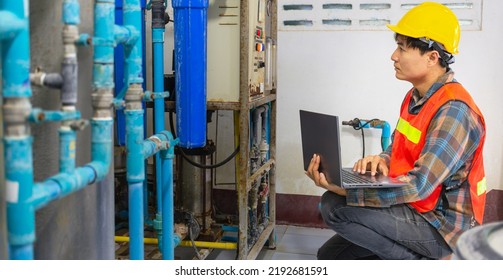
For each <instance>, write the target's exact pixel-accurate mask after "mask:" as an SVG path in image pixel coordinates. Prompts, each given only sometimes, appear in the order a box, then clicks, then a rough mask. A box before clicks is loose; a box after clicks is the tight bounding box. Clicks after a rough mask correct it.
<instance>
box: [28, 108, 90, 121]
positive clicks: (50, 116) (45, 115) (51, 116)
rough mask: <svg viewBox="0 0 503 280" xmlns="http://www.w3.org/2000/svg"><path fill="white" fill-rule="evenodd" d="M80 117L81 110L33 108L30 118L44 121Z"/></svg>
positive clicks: (76, 118)
mask: <svg viewBox="0 0 503 280" xmlns="http://www.w3.org/2000/svg"><path fill="white" fill-rule="evenodd" d="M78 119H80V112H79V111H44V110H41V109H39V108H33V109H32V111H31V113H30V116H29V120H30V121H31V122H34V123H39V122H42V121H54V122H59V121H68V120H78Z"/></svg>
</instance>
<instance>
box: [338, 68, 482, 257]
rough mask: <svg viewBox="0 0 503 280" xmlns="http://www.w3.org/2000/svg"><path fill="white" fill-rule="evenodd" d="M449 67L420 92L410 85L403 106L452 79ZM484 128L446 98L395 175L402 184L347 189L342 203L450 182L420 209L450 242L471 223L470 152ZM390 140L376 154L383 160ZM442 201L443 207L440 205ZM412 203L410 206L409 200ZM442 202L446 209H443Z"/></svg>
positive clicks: (411, 196) (420, 192)
mask: <svg viewBox="0 0 503 280" xmlns="http://www.w3.org/2000/svg"><path fill="white" fill-rule="evenodd" d="M453 76H454V73H453V72H452V71H449V72H447V73H446V74H445V75H443V76H442V77H441V78H440V79H439V80H438V81H437V82H436V83H434V84H433V85H432V86H431V88H430V89H429V90H428V92H427V93H426V94H425V96H424V97H422V98H421V97H420V95H419V93H418V92H417V90H415V89H414V92H413V98H412V100H411V103H410V106H409V112H411V113H417V112H419V111H420V110H421V108H422V106H423V104H424V103H425V102H426V101H427V100H428V98H430V97H431V96H432V95H433V94H434V93H435V92H436V91H437V90H438V89H439V88H440V87H441V86H442V85H443V84H445V83H446V82H451V81H453ZM484 133H485V130H484V127H483V126H482V123H481V122H480V120H479V118H478V116H477V115H476V114H475V113H474V112H473V111H472V110H471V109H470V108H469V107H468V106H467V105H466V104H465V103H463V102H461V101H450V102H448V103H446V104H445V105H443V106H442V107H441V108H440V109H439V111H438V112H437V113H436V114H435V116H434V118H433V119H432V121H431V123H430V126H429V127H428V130H427V135H426V142H425V146H424V148H423V150H422V152H421V155H420V156H419V159H418V160H417V161H416V162H415V164H414V169H412V170H410V171H409V172H408V173H407V174H406V175H405V176H400V179H401V180H403V181H405V182H407V183H408V186H405V187H401V188H382V189H370V188H363V189H354V190H347V198H346V200H347V204H348V205H353V206H369V207H389V206H391V205H395V204H402V203H407V202H414V201H416V200H417V199H418V197H419V199H424V198H426V197H428V196H429V195H430V194H431V193H432V192H433V190H434V189H435V188H436V186H438V185H441V184H443V185H444V186H446V187H447V188H453V189H451V190H449V191H447V192H446V197H447V201H448V202H447V203H448V204H444V203H445V202H444V203H439V204H438V206H437V207H436V209H435V210H433V211H430V212H426V213H422V215H423V217H424V218H425V219H426V220H427V221H428V222H429V223H430V224H431V225H432V226H434V227H435V228H436V229H437V230H438V231H439V232H440V234H441V235H442V236H443V237H444V239H445V240H446V242H447V243H448V244H449V245H450V246H451V248H454V246H455V244H456V241H457V239H458V238H459V236H460V235H461V234H462V233H463V232H464V231H465V230H467V229H469V228H470V227H471V226H473V223H474V221H475V220H474V219H473V212H472V206H471V201H470V187H469V185H468V180H467V178H468V173H469V172H470V169H471V163H472V160H473V155H474V152H475V150H476V149H477V147H478V145H479V142H480V139H481V137H482V135H484ZM391 149H392V145H390V146H389V147H388V149H387V150H386V151H384V152H383V153H382V154H381V155H380V156H381V157H382V158H384V159H385V160H386V162H387V163H388V166H389V161H390V155H391ZM446 205H448V207H445V206H446ZM409 207H411V208H412V206H410V205H409ZM444 207H445V208H446V209H444Z"/></svg>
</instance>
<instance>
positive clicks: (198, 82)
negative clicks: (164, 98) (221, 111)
mask: <svg viewBox="0 0 503 280" xmlns="http://www.w3.org/2000/svg"><path fill="white" fill-rule="evenodd" d="M172 4H173V10H174V18H175V23H174V25H175V82H176V117H177V118H176V131H177V135H178V138H179V139H180V144H179V145H180V146H181V147H183V148H199V147H204V146H205V144H206V56H207V51H206V42H207V14H208V0H173V2H172Z"/></svg>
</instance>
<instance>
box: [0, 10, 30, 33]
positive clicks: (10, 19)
mask: <svg viewBox="0 0 503 280" xmlns="http://www.w3.org/2000/svg"><path fill="white" fill-rule="evenodd" d="M27 25H28V23H27V21H26V20H23V19H20V18H18V17H17V16H16V15H15V14H13V13H12V12H10V11H3V10H0V41H1V40H6V39H12V38H14V37H15V36H16V35H17V34H18V33H19V32H20V31H22V30H24V29H26V28H28V26H27Z"/></svg>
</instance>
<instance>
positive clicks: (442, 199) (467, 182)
mask: <svg viewBox="0 0 503 280" xmlns="http://www.w3.org/2000/svg"><path fill="white" fill-rule="evenodd" d="M388 28H390V29H391V30H392V31H394V32H395V41H396V43H397V48H396V50H395V51H394V52H393V54H392V55H391V60H392V61H393V66H394V68H395V73H396V74H395V76H396V78H397V79H399V80H404V81H408V82H410V83H411V84H412V85H413V88H412V89H411V90H410V91H409V92H408V93H407V94H406V96H405V99H404V101H403V103H402V107H401V110H400V119H399V121H398V124H397V126H396V128H395V131H394V134H393V143H392V145H390V146H389V148H388V149H387V150H386V151H385V152H383V153H382V154H380V155H375V156H367V157H365V158H363V159H360V160H359V161H358V162H356V163H355V165H354V167H353V170H354V171H358V172H361V173H364V172H365V171H366V170H370V172H371V174H372V175H375V174H376V172H380V173H383V174H385V175H390V176H392V177H398V178H399V179H400V180H402V181H404V182H407V183H408V185H407V186H405V187H400V188H381V189H371V188H361V189H351V190H345V189H342V188H340V187H339V186H337V185H334V184H331V183H330V182H327V179H326V177H325V176H324V174H322V173H320V172H318V167H319V163H320V158H319V156H318V155H314V156H313V158H312V160H311V163H310V165H309V168H308V170H307V172H306V174H307V175H308V176H309V177H310V178H311V179H312V180H313V181H314V182H315V184H316V185H317V186H319V187H322V188H325V189H327V190H328V191H327V192H325V193H324V194H323V196H322V198H321V214H322V216H323V219H324V221H325V222H326V223H327V225H328V226H330V227H331V228H332V229H333V230H334V231H335V232H336V234H335V236H334V237H332V238H331V239H329V240H328V241H327V242H326V243H325V244H324V245H323V246H322V247H321V248H320V249H319V251H318V258H319V259H440V258H446V257H448V256H450V255H451V253H452V252H453V248H454V246H455V245H456V241H457V239H458V238H459V236H460V235H461V234H462V233H463V232H464V231H466V230H468V229H469V228H471V227H473V226H475V225H477V224H480V223H482V218H483V213H484V212H483V210H484V204H485V193H486V185H485V177H484V166H483V158H482V149H483V144H484V139H485V123H484V118H483V116H482V114H481V112H480V110H479V109H478V108H477V106H476V105H475V103H474V102H473V100H472V98H471V97H470V95H469V94H468V92H467V91H466V90H465V89H464V88H463V87H462V86H461V85H460V84H459V83H457V82H456V81H455V80H454V78H453V77H454V72H453V71H452V70H451V69H450V67H449V65H450V64H452V63H453V62H454V57H453V55H454V54H457V53H458V43H459V38H460V27H459V23H458V20H457V18H456V16H455V15H454V13H453V12H452V11H451V10H449V9H448V8H447V7H445V6H443V5H441V4H438V3H431V2H425V3H423V4H421V5H418V6H416V7H414V8H413V9H411V10H410V11H408V12H407V13H406V14H405V15H404V16H403V18H402V19H401V20H400V21H399V22H398V24H397V25H388Z"/></svg>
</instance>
